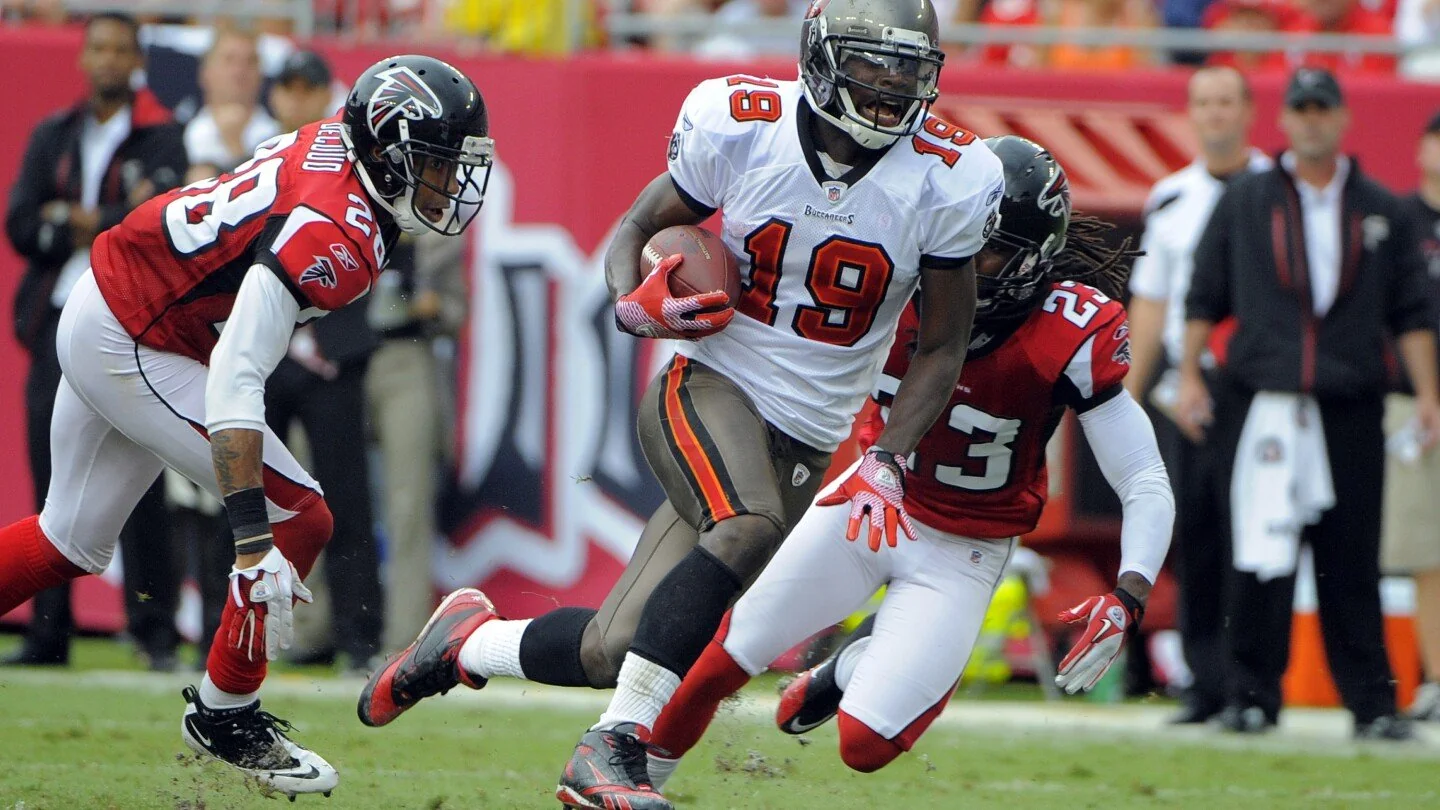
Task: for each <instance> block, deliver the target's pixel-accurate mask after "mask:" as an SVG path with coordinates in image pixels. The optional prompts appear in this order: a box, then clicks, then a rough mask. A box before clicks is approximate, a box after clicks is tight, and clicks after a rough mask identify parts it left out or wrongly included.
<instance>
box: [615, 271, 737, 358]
mask: <svg viewBox="0 0 1440 810" xmlns="http://www.w3.org/2000/svg"><path fill="white" fill-rule="evenodd" d="M684 258H685V257H684V256H681V255H680V254H678V253H676V254H674V255H672V256H666V257H665V258H663V259H661V260H660V261H659V262H656V264H655V269H654V270H651V271H650V275H648V276H646V277H645V280H644V281H642V282H640V286H639V287H636V288H635V289H634V290H633V291H632V292H630V293H629V294H627V295H622V296H620V300H619V301H616V302H615V325H616V326H617V327H618V328H619V329H620V331H622V332H629V333H630V334H632V335H635V336H637V337H645V338H665V339H671V340H696V339H698V338H702V337H705V336H707V335H713V334H715V333H716V332H719V331H720V330H721V329H724V328H725V326H726V325H727V324H729V323H730V319H731V318H733V317H735V308H734V307H732V306H730V296H728V295H726V294H725V291H724V290H714V291H712V292H707V293H700V294H699V295H687V296H685V297H683V298H676V297H674V296H673V295H671V294H670V274H671V273H673V272H675V268H676V267H679V266H680V262H681V261H683V260H684Z"/></svg>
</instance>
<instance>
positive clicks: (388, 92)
mask: <svg viewBox="0 0 1440 810" xmlns="http://www.w3.org/2000/svg"><path fill="white" fill-rule="evenodd" d="M377 78H379V79H380V86H379V87H377V88H375V92H374V93H371V94H370V101H369V103H368V104H367V105H366V107H365V114H366V119H367V120H368V121H369V122H370V131H371V132H375V133H379V132H380V128H381V127H383V126H385V125H386V124H388V123H390V121H391V119H393V118H395V116H397V115H400V116H404V117H406V118H408V119H410V120H411V121H423V120H425V119H426V118H439V117H440V114H441V112H442V111H443V108H442V107H441V105H440V99H439V98H437V97H436V95H435V91H434V90H431V89H430V85H428V84H426V83H425V82H424V81H423V80H422V79H421V78H420V77H419V76H417V75H415V71H413V70H411V69H410V68H408V67H405V66H403V65H402V66H400V67H394V68H390V69H389V70H387V71H385V72H383V73H381V74H380V75H379V76H378V77H377Z"/></svg>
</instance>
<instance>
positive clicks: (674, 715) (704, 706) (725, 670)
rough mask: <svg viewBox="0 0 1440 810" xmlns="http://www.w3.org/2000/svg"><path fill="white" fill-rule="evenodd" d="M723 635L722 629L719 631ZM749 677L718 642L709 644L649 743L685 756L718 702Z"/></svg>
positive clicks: (671, 754) (748, 679)
mask: <svg viewBox="0 0 1440 810" xmlns="http://www.w3.org/2000/svg"><path fill="white" fill-rule="evenodd" d="M721 632H722V633H723V632H724V631H723V629H722V631H721ZM749 681H750V675H749V674H747V673H746V672H745V670H743V669H741V668H740V665H739V664H737V663H735V659H734V658H731V657H730V653H728V652H725V648H724V647H723V646H722V645H721V643H720V642H719V641H711V642H710V644H709V646H707V647H706V648H705V652H704V653H702V654H701V655H700V660H699V661H696V662H695V666H693V667H691V668H690V672H689V673H687V674H686V675H685V680H683V681H681V682H680V688H679V689H678V690H676V692H675V696H674V697H672V698H670V702H669V703H668V704H667V705H666V706H665V710H664V711H663V712H661V713H660V719H659V720H657V721H655V728H654V730H653V731H652V732H651V734H650V744H651V745H653V746H655V747H656V748H661V749H664V750H665V752H666V754H665V755H666V756H669V757H680V756H684V755H685V753H686V752H688V751H689V750H690V749H691V748H694V747H695V744H696V743H698V742H700V738H701V737H703V736H704V735H705V729H706V728H709V726H710V721H711V720H714V719H715V712H716V711H717V710H719V708H720V701H722V700H724V699H725V698H727V697H730V696H731V695H733V694H735V693H736V692H738V691H740V687H742V686H744V685H745V684H746V683H748V682H749Z"/></svg>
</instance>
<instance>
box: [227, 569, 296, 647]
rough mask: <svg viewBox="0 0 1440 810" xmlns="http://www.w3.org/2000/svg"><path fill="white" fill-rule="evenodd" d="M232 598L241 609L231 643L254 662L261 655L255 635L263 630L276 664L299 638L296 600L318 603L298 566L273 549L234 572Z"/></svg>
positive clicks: (231, 582)
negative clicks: (302, 578)
mask: <svg viewBox="0 0 1440 810" xmlns="http://www.w3.org/2000/svg"><path fill="white" fill-rule="evenodd" d="M230 598H231V599H234V600H235V607H237V608H239V609H240V610H239V611H238V612H237V613H236V614H235V618H234V619H233V620H232V621H231V623H230V633H229V640H230V644H231V646H233V647H235V649H237V650H240V651H241V652H243V653H245V657H246V658H247V659H249V660H251V661H254V660H255V657H256V656H257V655H259V653H260V650H259V648H258V641H259V640H258V639H257V638H256V636H255V634H256V633H257V632H258V631H259V629H260V628H262V627H263V628H264V630H265V656H266V657H267V658H269V659H270V660H272V661H273V660H275V659H276V658H279V657H280V651H281V650H288V649H290V643H291V642H292V641H293V640H294V639H295V612H294V604H295V600H296V599H298V600H300V601H301V602H313V601H315V597H314V595H312V594H311V593H310V589H309V588H306V587H305V583H303V582H301V581H300V574H299V573H298V572H297V571H296V570H295V566H294V565H293V564H291V562H290V561H289V560H287V559H285V555H283V554H281V553H280V549H278V548H275V547H273V546H272V547H271V548H270V550H269V551H268V552H266V554H265V556H264V557H262V558H261V560H260V562H258V563H256V564H254V565H252V566H250V567H249V568H234V567H232V568H231V569H230Z"/></svg>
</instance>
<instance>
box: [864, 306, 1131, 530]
mask: <svg viewBox="0 0 1440 810" xmlns="http://www.w3.org/2000/svg"><path fill="white" fill-rule="evenodd" d="M919 325H920V321H919V318H918V316H917V315H916V313H915V306H914V304H911V305H910V306H909V307H908V308H907V309H906V311H905V314H904V315H903V316H901V318H900V326H899V328H898V331H897V332H896V335H895V344H894V346H893V347H891V350H890V358H889V360H888V361H887V362H886V364H885V370H884V373H882V374H881V376H880V383H879V386H878V391H877V393H876V394H875V399H876V401H877V402H878V403H879V404H880V406H881V407H880V408H879V410H878V412H877V413H876V414H875V417H874V421H873V422H872V423H871V424H869V425H866V426H865V428H864V429H863V430H862V433H861V442H862V444H865V445H868V444H870V443H871V442H873V440H874V438H875V437H876V436H878V435H879V429H880V428H881V427H883V423H882V422H881V420H882V419H884V418H885V417H886V416H888V414H889V406H890V403H891V401H892V400H893V399H894V395H895V391H896V389H897V388H898V387H899V385H900V380H901V378H903V377H904V376H905V372H906V370H907V369H908V368H909V366H910V354H911V351H912V350H913V346H914V343H915V338H916V330H917V329H918V327H919ZM1129 333H1130V328H1129V325H1128V323H1127V321H1126V319H1125V308H1124V307H1123V306H1121V305H1120V304H1119V303H1118V302H1116V301H1112V300H1111V299H1109V298H1107V297H1106V296H1105V295H1104V294H1102V293H1101V292H1100V291H1099V290H1097V289H1095V288H1094V287H1090V286H1087V285H1084V284H1079V283H1076V282H1073V281H1066V282H1062V283H1059V284H1056V285H1054V286H1052V287H1051V288H1050V290H1049V293H1048V294H1047V296H1046V298H1045V302H1044V304H1043V305H1041V306H1040V307H1038V308H1037V309H1036V310H1035V311H1034V312H1033V313H1031V314H1030V317H1029V318H1027V319H1026V320H1025V321H1024V322H1023V323H1022V324H1021V325H1020V326H1019V327H1018V328H1017V329H1016V330H1015V331H1014V332H1013V333H1011V334H1010V335H1009V337H1004V338H1001V343H1000V344H999V345H998V346H986V345H981V346H977V347H973V348H972V349H971V350H970V355H969V357H968V358H967V359H966V360H965V368H964V370H963V371H962V372H961V374H960V382H959V383H958V384H957V385H956V386H955V393H954V394H953V395H952V396H951V397H950V402H949V403H948V404H947V405H946V406H945V410H944V411H943V412H942V413H941V415H940V418H939V419H937V420H936V422H935V426H934V427H932V428H931V429H930V431H929V432H928V433H926V434H925V436H924V437H923V438H922V439H921V440H920V444H919V446H918V447H916V448H915V453H914V455H913V456H911V459H910V460H911V462H912V463H911V468H910V474H909V475H907V476H906V477H905V508H906V509H907V510H909V512H910V514H911V515H912V516H913V517H914V518H915V519H916V520H918V521H920V522H922V523H924V524H926V525H927V526H931V527H933V528H936V529H939V530H941V531H945V532H950V533H952V534H958V535H963V536H965V537H974V538H994V539H1000V538H1008V537H1014V536H1016V535H1021V534H1025V533H1026V532H1029V531H1032V530H1033V529H1034V528H1035V524H1036V523H1037V522H1038V521H1039V520H1040V510H1041V509H1043V508H1044V507H1045V498H1046V496H1047V495H1048V480H1047V477H1046V470H1045V445H1046V444H1047V443H1048V442H1049V440H1050V435H1051V434H1052V433H1053V432H1054V431H1055V427H1056V426H1057V425H1058V424H1059V422H1060V417H1061V416H1062V415H1064V412H1065V408H1067V407H1069V408H1072V409H1074V410H1076V411H1077V412H1083V411H1085V410H1087V409H1089V408H1091V407H1094V406H1095V405H1098V404H1100V403H1102V402H1105V401H1106V400H1108V399H1110V398H1111V397H1113V396H1115V395H1116V394H1117V393H1119V392H1120V390H1121V388H1120V383H1121V381H1123V380H1124V379H1125V373H1126V372H1127V371H1129V370H1130V337H1129Z"/></svg>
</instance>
